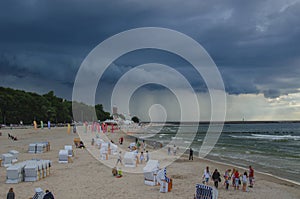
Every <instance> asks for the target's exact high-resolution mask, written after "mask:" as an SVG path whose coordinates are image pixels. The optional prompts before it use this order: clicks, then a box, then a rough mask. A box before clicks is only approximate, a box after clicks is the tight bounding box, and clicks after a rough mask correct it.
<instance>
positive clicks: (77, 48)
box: [0, 0, 300, 120]
mask: <svg viewBox="0 0 300 199" xmlns="http://www.w3.org/2000/svg"><path fill="white" fill-rule="evenodd" d="M299 18H300V1H299V0H267V1H261V0H251V1H230V0H228V1H227V0H226V1H224V0H213V1H199V0H189V1H182V0H181V1H178V0H164V1H156V0H152V1H140V0H119V1H118V0H115V1H101V0H85V1H82V0H26V1H24V0H2V1H0V86H5V87H12V88H17V89H22V90H26V91H34V92H38V93H41V94H43V93H46V92H48V91H50V90H54V91H55V94H56V95H57V96H60V97H63V98H67V99H71V98H72V89H73V85H74V80H75V77H76V74H77V71H78V69H79V67H80V65H81V63H82V62H83V60H84V59H85V57H86V56H87V55H88V53H89V52H90V51H91V50H92V49H93V48H94V47H96V46H97V45H98V44H99V43H101V42H102V41H104V40H105V39H107V38H109V37H111V36H113V35H115V34H117V33H119V32H122V31H125V30H129V29H132V28H139V27H163V28H169V29H173V30H176V31H179V32H182V33H184V34H186V35H188V36H189V37H191V38H193V39H194V40H196V41H197V42H199V43H200V44H201V45H202V46H203V47H204V48H205V50H206V51H207V52H208V53H209V55H210V56H211V57H212V59H213V60H214V62H215V64H216V65H217V67H218V69H219V71H220V73H221V75H222V78H223V81H224V85H225V90H226V96H227V118H226V119H227V120H241V119H242V118H245V120H286V119H288V120H300V20H299ZM151 62H156V63H162V64H165V65H169V66H171V67H173V68H174V69H176V70H177V71H179V72H180V73H182V74H183V75H184V76H185V77H186V79H188V81H189V82H190V84H191V85H192V87H193V88H194V90H195V92H196V94H197V96H198V98H199V99H200V100H199V101H200V109H201V111H202V113H201V114H202V115H203V116H204V117H203V119H204V120H208V119H209V114H205V113H206V112H209V111H207V110H206V107H207V106H206V105H207V104H206V103H209V102H208V101H209V97H208V96H207V89H206V87H205V84H204V82H202V81H201V77H200V76H198V75H195V71H194V70H193V68H192V67H190V66H189V64H188V63H187V62H186V61H185V60H182V59H181V58H178V57H177V56H176V55H174V54H172V53H168V52H163V51H159V50H141V51H138V52H132V53H128V54H127V55H124V56H122V57H120V58H119V59H117V60H115V61H114V62H113V64H111V66H110V67H109V68H108V70H107V71H106V72H105V75H104V76H103V77H102V78H101V83H99V90H98V91H97V95H96V102H97V103H103V104H104V106H105V108H106V110H109V111H110V105H111V102H110V95H111V93H110V92H111V90H112V89H113V88H114V84H115V83H116V82H117V81H118V79H120V78H121V77H122V75H123V74H124V73H126V72H127V71H129V70H130V69H132V68H133V67H135V66H137V65H140V64H144V63H151ZM148 72H149V71H148ZM156 72H157V71H156ZM158 74H159V73H158ZM142 75H145V77H146V76H148V73H147V71H146V72H145V73H143V74H142ZM161 78H164V77H163V76H162V77H161ZM170 81H171V79H170ZM172 81H173V80H172ZM127 83H128V84H131V83H132V82H130V81H128V82H127ZM175 86H176V85H175ZM177 86H178V89H179V90H180V89H182V87H181V85H180V83H178V84H177ZM167 90H168V89H166V88H163V87H160V86H157V85H148V86H145V87H144V88H141V89H139V92H137V93H135V94H134V95H133V97H134V96H135V97H136V98H135V99H133V101H132V103H131V105H130V106H131V110H130V111H131V114H138V115H140V117H141V118H142V119H144V120H147V119H149V118H147V117H148V116H147V115H148V112H147V111H146V110H145V111H142V110H144V109H141V107H150V105H151V104H162V105H163V104H165V105H166V110H167V112H168V113H169V114H168V119H169V120H178V117H179V116H178V114H177V113H175V112H172V111H173V110H174V107H176V106H177V105H178V102H176V100H174V99H173V97H174V95H173V94H172V93H171V92H170V91H167ZM163 91H165V92H163ZM104 93H105V94H104ZM188 97H189V96H187V98H188ZM171 98H172V99H171ZM146 101H147V104H146V105H145V104H143V103H142V102H144V103H145V102H146ZM112 103H113V102H112ZM154 115H155V114H154ZM191 120H193V119H192V118H191Z"/></svg>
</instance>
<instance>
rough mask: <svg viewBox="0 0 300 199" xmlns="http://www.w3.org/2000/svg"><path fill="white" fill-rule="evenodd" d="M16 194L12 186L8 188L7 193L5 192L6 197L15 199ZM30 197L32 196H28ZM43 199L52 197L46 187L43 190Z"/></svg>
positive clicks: (51, 198)
mask: <svg viewBox="0 0 300 199" xmlns="http://www.w3.org/2000/svg"><path fill="white" fill-rule="evenodd" d="M15 198H16V195H15V192H14V188H12V187H11V188H9V190H8V193H7V194H6V199H15ZM30 199H32V198H30ZM43 199H54V196H53V194H52V193H51V192H50V191H49V190H48V189H47V190H46V191H45V195H44V196H43Z"/></svg>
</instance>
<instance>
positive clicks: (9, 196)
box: [6, 187, 15, 199]
mask: <svg viewBox="0 0 300 199" xmlns="http://www.w3.org/2000/svg"><path fill="white" fill-rule="evenodd" d="M6 199H15V192H14V189H13V188H12V187H11V188H9V190H8V193H7V195H6Z"/></svg>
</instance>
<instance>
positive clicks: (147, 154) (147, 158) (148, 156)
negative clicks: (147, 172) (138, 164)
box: [146, 151, 150, 162]
mask: <svg viewBox="0 0 300 199" xmlns="http://www.w3.org/2000/svg"><path fill="white" fill-rule="evenodd" d="M149 160H150V155H149V152H148V151H146V162H148V161H149Z"/></svg>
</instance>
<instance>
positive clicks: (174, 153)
mask: <svg viewBox="0 0 300 199" xmlns="http://www.w3.org/2000/svg"><path fill="white" fill-rule="evenodd" d="M176 151H177V148H176V145H175V144H174V148H173V155H174V156H175V155H176Z"/></svg>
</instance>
